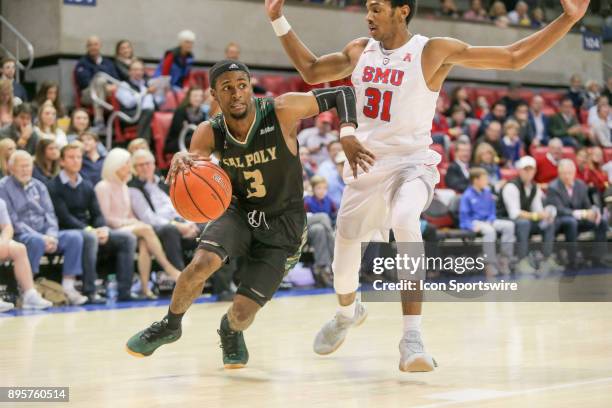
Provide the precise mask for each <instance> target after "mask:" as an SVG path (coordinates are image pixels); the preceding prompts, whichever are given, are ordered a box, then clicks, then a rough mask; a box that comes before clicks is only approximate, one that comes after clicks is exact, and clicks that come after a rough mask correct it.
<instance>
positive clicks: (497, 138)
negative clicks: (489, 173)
mask: <svg viewBox="0 0 612 408" xmlns="http://www.w3.org/2000/svg"><path fill="white" fill-rule="evenodd" d="M501 139H502V125H501V122H498V121H492V122H489V123H488V125H487V127H486V128H485V132H484V135H483V136H482V137H480V138H479V139H478V140H476V145H479V144H480V143H483V142H487V143H489V144H490V145H491V146H493V149H495V153H496V154H497V157H499V158H500V160H503V158H504V149H503V144H502V141H501ZM502 164H503V163H502Z"/></svg>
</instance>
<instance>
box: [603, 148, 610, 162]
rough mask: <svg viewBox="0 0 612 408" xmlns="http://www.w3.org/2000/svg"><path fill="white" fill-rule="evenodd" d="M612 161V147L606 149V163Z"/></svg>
mask: <svg viewBox="0 0 612 408" xmlns="http://www.w3.org/2000/svg"><path fill="white" fill-rule="evenodd" d="M609 161H612V147H605V148H604V163H607V162H609Z"/></svg>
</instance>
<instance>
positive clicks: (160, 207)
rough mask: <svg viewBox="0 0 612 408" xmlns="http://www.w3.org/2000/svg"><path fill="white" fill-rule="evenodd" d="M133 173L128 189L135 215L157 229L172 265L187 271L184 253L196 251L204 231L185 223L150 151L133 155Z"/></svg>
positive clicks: (192, 224)
mask: <svg viewBox="0 0 612 408" xmlns="http://www.w3.org/2000/svg"><path fill="white" fill-rule="evenodd" d="M132 172H133V173H134V178H132V180H130V181H129V183H128V186H129V192H130V201H131V204H132V211H133V213H134V215H135V216H136V218H138V219H139V220H140V221H142V222H144V223H145V224H148V225H151V226H152V227H153V229H154V230H155V233H156V234H157V236H158V237H159V240H160V241H161V243H162V246H163V248H164V251H165V252H166V255H167V257H168V260H169V261H170V263H171V264H172V265H174V267H175V268H177V269H179V270H183V269H184V268H185V259H184V256H183V251H185V250H190V249H191V250H192V249H195V246H196V241H195V238H196V237H197V236H198V235H199V233H200V228H199V227H198V226H197V225H196V224H194V223H192V222H188V221H185V220H184V219H183V218H182V217H181V216H180V215H179V214H178V213H177V212H176V210H175V209H174V206H173V205H172V201H171V200H170V196H169V195H168V190H169V187H168V185H167V184H166V183H165V182H164V180H163V179H162V178H160V177H159V176H157V175H156V174H155V157H153V154H152V153H151V152H150V151H149V150H144V149H140V150H137V151H135V152H134V154H132Z"/></svg>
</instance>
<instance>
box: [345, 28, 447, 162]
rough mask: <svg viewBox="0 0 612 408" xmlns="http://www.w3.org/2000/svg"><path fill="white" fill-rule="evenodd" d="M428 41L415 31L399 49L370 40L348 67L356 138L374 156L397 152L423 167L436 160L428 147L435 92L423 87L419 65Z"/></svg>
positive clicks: (421, 71)
mask: <svg viewBox="0 0 612 408" xmlns="http://www.w3.org/2000/svg"><path fill="white" fill-rule="evenodd" d="M428 40H429V39H428V38H427V37H424V36H422V35H418V34H415V35H413V36H412V38H410V40H409V41H408V42H407V43H406V44H404V45H403V46H402V47H400V48H397V49H395V50H383V48H382V45H381V44H380V43H379V42H378V41H376V40H374V39H370V41H369V42H368V44H367V46H366V47H365V49H364V51H363V53H362V54H361V57H360V58H359V61H358V62H357V66H356V67H355V70H354V71H353V75H352V77H351V79H352V82H353V86H354V87H355V93H356V96H357V122H358V124H359V127H358V128H357V131H356V136H357V138H358V139H359V141H360V142H361V143H362V144H363V145H364V146H365V147H366V148H367V149H369V150H371V151H372V152H373V153H374V154H375V155H376V156H377V159H379V160H380V159H381V158H388V159H390V158H391V157H390V156H400V157H403V158H404V159H408V160H409V161H412V162H414V163H420V164H428V165H435V164H437V163H438V162H439V160H440V157H439V155H438V154H437V153H435V152H434V151H432V150H429V148H428V147H429V146H430V145H431V143H432V140H431V124H432V120H433V117H434V114H435V110H436V101H437V99H438V93H439V92H433V91H431V90H430V89H429V88H428V87H427V84H426V82H425V78H424V76H423V70H422V68H421V54H422V52H423V48H424V47H425V44H427V41H428Z"/></svg>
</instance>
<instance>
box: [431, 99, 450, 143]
mask: <svg viewBox="0 0 612 408" xmlns="http://www.w3.org/2000/svg"><path fill="white" fill-rule="evenodd" d="M445 111H446V104H445V101H444V97H442V96H438V99H437V101H436V112H435V114H434V118H433V121H432V124H431V138H432V140H433V142H434V143H437V144H439V145H442V146H444V148H445V149H447V144H448V142H449V138H448V120H447V119H446V116H445V115H444V112H445Z"/></svg>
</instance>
